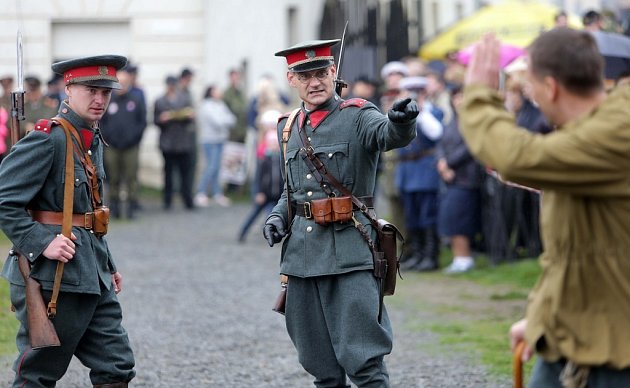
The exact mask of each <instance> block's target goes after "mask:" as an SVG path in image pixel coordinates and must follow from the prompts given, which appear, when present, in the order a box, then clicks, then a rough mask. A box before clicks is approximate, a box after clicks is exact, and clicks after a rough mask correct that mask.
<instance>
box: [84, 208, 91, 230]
mask: <svg viewBox="0 0 630 388" xmlns="http://www.w3.org/2000/svg"><path fill="white" fill-rule="evenodd" d="M88 217H89V218H88ZM88 221H89V222H88ZM93 225H94V212H87V213H85V214H84V215H83V227H84V228H85V229H87V230H90V229H92V227H93Z"/></svg>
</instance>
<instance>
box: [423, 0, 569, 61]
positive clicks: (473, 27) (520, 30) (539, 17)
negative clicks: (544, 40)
mask: <svg viewBox="0 0 630 388" xmlns="http://www.w3.org/2000/svg"><path fill="white" fill-rule="evenodd" d="M558 12H559V9H558V8H557V7H555V6H553V5H550V4H545V3H540V2H537V1H504V2H501V3H498V4H494V5H488V6H485V7H483V8H481V9H479V10H478V11H477V12H475V13H474V14H472V15H470V16H469V17H467V18H465V19H463V20H462V21H460V22H458V23H456V24H455V25H453V26H452V27H450V28H449V29H447V30H446V31H444V32H443V33H441V34H439V35H437V36H435V37H434V38H433V39H431V40H430V41H428V42H427V43H425V44H423V45H422V47H421V48H420V52H419V55H420V57H421V58H424V59H426V60H432V59H444V57H445V55H446V53H448V52H450V51H456V50H460V49H462V48H465V47H467V46H469V45H470V44H472V43H475V42H477V41H478V40H479V39H480V38H481V37H482V36H483V35H484V34H485V33H486V32H490V31H491V32H494V33H495V35H496V36H497V38H499V39H500V40H501V41H502V42H504V43H508V44H511V45H514V46H519V47H526V46H527V45H529V44H530V43H531V42H532V41H533V40H534V39H535V38H536V37H537V36H538V34H540V33H541V32H543V31H545V30H548V29H550V28H551V27H553V25H554V17H555V16H556V14H557V13H558ZM569 25H570V26H571V27H578V28H579V27H581V23H580V21H579V19H578V18H577V17H576V16H573V15H571V16H569Z"/></svg>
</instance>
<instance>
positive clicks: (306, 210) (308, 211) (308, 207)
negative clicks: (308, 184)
mask: <svg viewBox="0 0 630 388" xmlns="http://www.w3.org/2000/svg"><path fill="white" fill-rule="evenodd" d="M304 217H306V218H307V219H309V220H310V219H311V218H313V212H312V210H311V203H310V202H304Z"/></svg>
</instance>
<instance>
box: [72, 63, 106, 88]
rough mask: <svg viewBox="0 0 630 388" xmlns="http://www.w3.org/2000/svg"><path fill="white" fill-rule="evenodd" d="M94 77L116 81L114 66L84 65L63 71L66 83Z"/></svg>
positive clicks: (83, 80)
mask: <svg viewBox="0 0 630 388" xmlns="http://www.w3.org/2000/svg"><path fill="white" fill-rule="evenodd" d="M94 79H105V80H110V81H116V82H117V81H118V80H117V78H116V68H115V67H114V66H85V67H76V68H74V69H71V70H68V71H66V72H65V73H63V80H64V82H65V83H66V85H68V84H71V83H76V82H85V81H91V80H94Z"/></svg>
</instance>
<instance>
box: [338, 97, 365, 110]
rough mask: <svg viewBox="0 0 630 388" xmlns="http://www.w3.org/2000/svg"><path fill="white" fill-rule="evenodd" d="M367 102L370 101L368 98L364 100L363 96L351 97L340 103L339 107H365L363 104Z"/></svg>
mask: <svg viewBox="0 0 630 388" xmlns="http://www.w3.org/2000/svg"><path fill="white" fill-rule="evenodd" d="M367 103H368V100H364V99H363V98H351V99H349V100H346V101H344V102H342V103H341V104H339V109H344V108H347V107H349V106H356V107H357V108H363V105H365V104H367Z"/></svg>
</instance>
